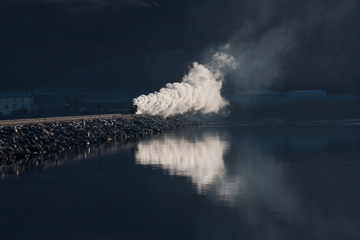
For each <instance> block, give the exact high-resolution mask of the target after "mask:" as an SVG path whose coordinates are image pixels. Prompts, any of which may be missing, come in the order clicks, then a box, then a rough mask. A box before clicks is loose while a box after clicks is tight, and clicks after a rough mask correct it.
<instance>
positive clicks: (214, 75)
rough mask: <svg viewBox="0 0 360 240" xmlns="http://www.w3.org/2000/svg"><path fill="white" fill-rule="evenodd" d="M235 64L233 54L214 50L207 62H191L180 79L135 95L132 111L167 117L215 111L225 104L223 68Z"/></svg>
mask: <svg viewBox="0 0 360 240" xmlns="http://www.w3.org/2000/svg"><path fill="white" fill-rule="evenodd" d="M236 67H237V64H236V61H235V59H234V57H232V56H230V55H228V54H226V53H223V52H217V53H216V54H214V55H213V57H212V61H211V63H210V64H207V65H202V64H199V63H197V62H195V63H193V66H192V67H191V68H190V70H189V73H188V74H187V75H185V76H184V77H183V79H182V81H181V82H175V83H168V84H166V86H165V87H164V88H161V89H160V90H159V91H158V92H154V93H150V94H148V95H141V96H139V97H137V98H135V99H134V100H133V103H134V105H136V106H137V112H136V114H150V115H162V116H164V117H168V116H171V115H176V114H183V113H186V112H199V113H201V114H208V113H218V112H219V110H220V109H221V108H223V107H225V106H226V105H227V104H228V102H227V101H226V100H225V99H224V98H223V97H222V96H221V87H222V81H223V75H224V74H223V73H224V70H225V69H226V68H236Z"/></svg>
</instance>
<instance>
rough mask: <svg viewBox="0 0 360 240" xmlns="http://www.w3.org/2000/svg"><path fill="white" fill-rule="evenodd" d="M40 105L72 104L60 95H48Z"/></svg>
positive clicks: (67, 105) (59, 105) (58, 105)
mask: <svg viewBox="0 0 360 240" xmlns="http://www.w3.org/2000/svg"><path fill="white" fill-rule="evenodd" d="M39 106H40V107H69V108H70V105H69V104H67V103H66V102H65V101H64V100H62V99H61V98H60V97H58V96H46V97H45V98H44V99H43V101H42V103H40V104H39Z"/></svg>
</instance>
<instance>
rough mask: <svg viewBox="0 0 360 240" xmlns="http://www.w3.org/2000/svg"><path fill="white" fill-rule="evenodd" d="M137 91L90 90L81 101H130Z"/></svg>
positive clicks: (137, 93)
mask: <svg viewBox="0 0 360 240" xmlns="http://www.w3.org/2000/svg"><path fill="white" fill-rule="evenodd" d="M139 95H140V93H139V92H135V91H104V92H92V93H90V94H89V95H88V96H87V97H85V98H84V99H83V103H124V102H132V100H133V99H134V98H135V97H137V96H139Z"/></svg>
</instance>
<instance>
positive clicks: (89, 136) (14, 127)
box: [0, 114, 201, 164]
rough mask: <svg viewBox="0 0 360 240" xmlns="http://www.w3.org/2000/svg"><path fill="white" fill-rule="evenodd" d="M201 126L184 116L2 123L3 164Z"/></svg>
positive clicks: (0, 150) (111, 116)
mask: <svg viewBox="0 0 360 240" xmlns="http://www.w3.org/2000/svg"><path fill="white" fill-rule="evenodd" d="M198 125H201V124H200V123H199V121H196V120H190V119H187V118H185V117H180V116H176V117H168V118H166V119H165V118H163V117H159V116H148V115H121V114H107V115H89V116H72V117H53V118H45V119H44V118H38V119H19V120H6V121H0V163H1V164H13V163H16V162H17V161H22V160H28V159H29V158H32V157H37V156H41V155H46V154H54V153H61V152H63V151H66V150H70V149H78V148H80V147H83V146H88V145H94V144H100V143H105V142H111V141H119V142H125V141H129V140H135V139H138V138H141V137H145V136H151V135H154V134H159V133H161V132H163V131H169V130H174V129H179V128H185V127H190V126H198Z"/></svg>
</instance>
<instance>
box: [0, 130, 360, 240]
mask: <svg viewBox="0 0 360 240" xmlns="http://www.w3.org/2000/svg"><path fill="white" fill-rule="evenodd" d="M64 159H66V161H65V160H64ZM59 163H60V164H59ZM54 165H59V166H54ZM0 192H1V197H0V207H1V210H0V239H90V240H91V239H207V240H211V239H280V240H281V239H326V240H329V239H360V126H345V125H342V126H341V125H338V126H296V127H295V126H293V127H289V126H287V127H284V126H267V127H265V126H256V127H249V126H248V127H244V126H220V127H201V128H190V129H186V130H181V131H177V132H173V133H168V134H163V135H158V136H155V137H152V138H150V139H147V140H142V141H139V142H135V143H131V144H126V145H119V144H112V145H110V146H109V145H104V146H99V147H93V148H89V149H87V150H86V151H84V152H83V153H82V154H80V155H78V156H72V157H70V159H69V157H66V158H65V156H60V157H59V158H58V159H57V161H56V162H54V161H49V162H48V163H47V164H45V165H42V167H41V169H39V168H37V169H33V170H31V171H27V172H24V173H19V175H18V176H16V177H7V178H3V179H1V180H0Z"/></svg>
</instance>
